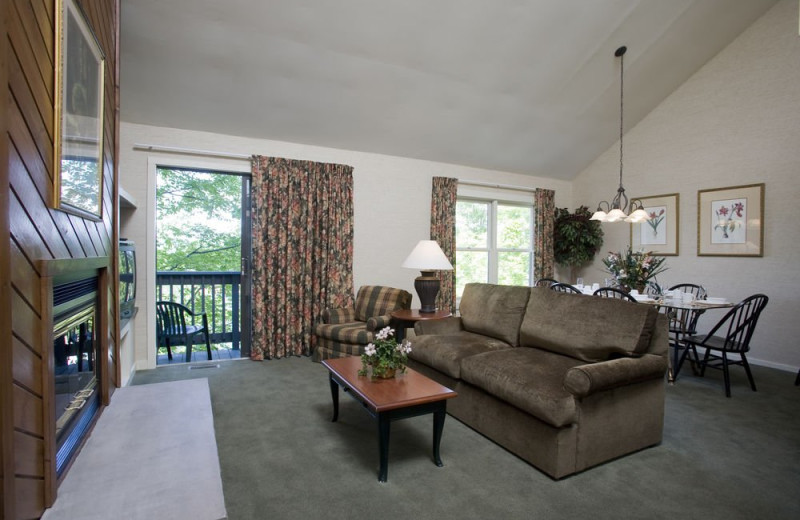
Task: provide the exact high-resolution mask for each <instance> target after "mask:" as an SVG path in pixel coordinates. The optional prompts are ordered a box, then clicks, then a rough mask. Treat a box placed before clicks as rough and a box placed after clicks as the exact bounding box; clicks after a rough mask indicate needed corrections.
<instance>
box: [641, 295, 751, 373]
mask: <svg viewBox="0 0 800 520" xmlns="http://www.w3.org/2000/svg"><path fill="white" fill-rule="evenodd" d="M637 301H638V302H639V303H644V304H648V305H654V306H656V307H658V309H659V310H661V309H663V310H664V312H665V313H666V314H667V316H668V317H669V319H670V333H671V334H673V335H674V336H673V337H672V338H671V339H670V345H671V346H672V347H673V349H672V357H670V358H668V359H669V368H668V372H667V381H668V382H669V383H674V382H675V378H676V377H678V374H677V368H678V362H679V360H680V358H679V356H680V349H681V347H683V348H688V347H687V346H686V345H683V344H682V340H683V337H684V336H687V335H689V334H693V333H694V332H695V331H693V330H687V329H686V326H687V324H689V323H692V322H693V321H695V320H694V317H695V315H697V316H699V315H701V314H703V313H704V312H706V311H708V310H713V309H730V308H731V307H733V306H735V305H736V304H735V303H732V302H729V301H727V300H726V299H725V298H712V299H703V300H696V299H692V300H686V299H684V298H682V297H661V298H649V297H644V296H643V297H641V298H637Z"/></svg>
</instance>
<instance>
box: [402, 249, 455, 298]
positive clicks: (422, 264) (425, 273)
mask: <svg viewBox="0 0 800 520" xmlns="http://www.w3.org/2000/svg"><path fill="white" fill-rule="evenodd" d="M402 267H405V268H407V269H419V270H420V271H421V272H422V274H421V275H420V276H417V277H416V279H414V289H416V290H417V296H419V301H420V303H421V304H422V307H421V308H420V310H419V312H436V295H437V294H438V293H439V278H438V277H437V276H436V274H435V273H434V271H452V270H453V264H451V263H450V261H449V260H448V259H447V257H446V256H445V255H444V252H443V251H442V248H441V247H439V244H437V243H436V241H435V240H420V241H419V244H417V246H416V247H415V248H414V250H413V251H411V254H410V255H408V258H406V261H405V262H403V265H402Z"/></svg>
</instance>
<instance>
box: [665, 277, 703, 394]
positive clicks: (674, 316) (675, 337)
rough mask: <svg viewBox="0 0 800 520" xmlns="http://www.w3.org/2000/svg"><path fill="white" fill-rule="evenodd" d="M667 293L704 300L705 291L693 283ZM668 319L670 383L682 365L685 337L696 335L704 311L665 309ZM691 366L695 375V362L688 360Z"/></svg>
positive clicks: (676, 286) (671, 288)
mask: <svg viewBox="0 0 800 520" xmlns="http://www.w3.org/2000/svg"><path fill="white" fill-rule="evenodd" d="M668 290H669V291H676V290H677V291H681V292H683V293H686V292H688V293H691V294H692V295H693V296H694V299H695V300H705V299H706V290H705V288H704V287H703V286H702V285H698V284H694V283H679V284H676V285H673V286H672V287H670V288H669V289H668ZM665 312H666V314H667V317H668V318H669V334H670V341H669V346H670V347H672V374H671V375H672V381H674V380H675V379H677V377H678V372H679V371H680V367H681V366H682V365H683V363H681V362H680V359H681V357H682V353H683V351H684V350H685V349H686V348H687V346H686V345H685V344H684V343H683V338H684V337H685V336H692V335H694V334H696V333H697V321H698V320H699V319H700V316H702V314H703V313H704V312H706V310H705V309H665ZM689 362H690V363H691V364H692V371H693V372H694V373H695V374H696V373H697V370H696V369H695V360H693V359H689Z"/></svg>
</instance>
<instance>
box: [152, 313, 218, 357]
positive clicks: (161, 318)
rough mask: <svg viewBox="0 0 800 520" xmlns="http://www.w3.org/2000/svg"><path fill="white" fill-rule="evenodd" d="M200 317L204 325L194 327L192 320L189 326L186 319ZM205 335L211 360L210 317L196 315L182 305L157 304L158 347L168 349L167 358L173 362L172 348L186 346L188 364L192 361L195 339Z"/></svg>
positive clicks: (202, 314)
mask: <svg viewBox="0 0 800 520" xmlns="http://www.w3.org/2000/svg"><path fill="white" fill-rule="evenodd" d="M187 316H189V317H190V318H193V317H195V316H199V317H200V319H201V323H202V325H194V324H193V323H192V322H193V320H190V323H189V324H187V323H186V322H187V320H186V317H187ZM198 334H203V335H204V336H205V340H206V351H207V352H208V359H209V361H210V360H211V342H210V338H209V330H208V317H207V316H206V313H205V312H203V313H195V312H192V311H191V309H189V308H188V307H185V306H184V305H181V304H180V303H176V302H170V301H159V302H156V345H157V346H159V347H166V349H167V357H168V358H169V359H170V360H172V347H177V346H179V345H186V362H187V363H188V362H190V361H191V360H192V349H193V347H194V338H195V337H196V336H197V335H198Z"/></svg>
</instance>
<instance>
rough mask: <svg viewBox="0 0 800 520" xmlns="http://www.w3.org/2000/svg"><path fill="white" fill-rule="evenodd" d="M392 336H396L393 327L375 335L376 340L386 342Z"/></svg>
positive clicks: (385, 328) (383, 329)
mask: <svg viewBox="0 0 800 520" xmlns="http://www.w3.org/2000/svg"><path fill="white" fill-rule="evenodd" d="M392 336H394V330H392V328H391V327H384V328H382V329H381V330H380V331H378V333H377V334H375V339H380V340H385V339H389V338H390V337H392Z"/></svg>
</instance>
